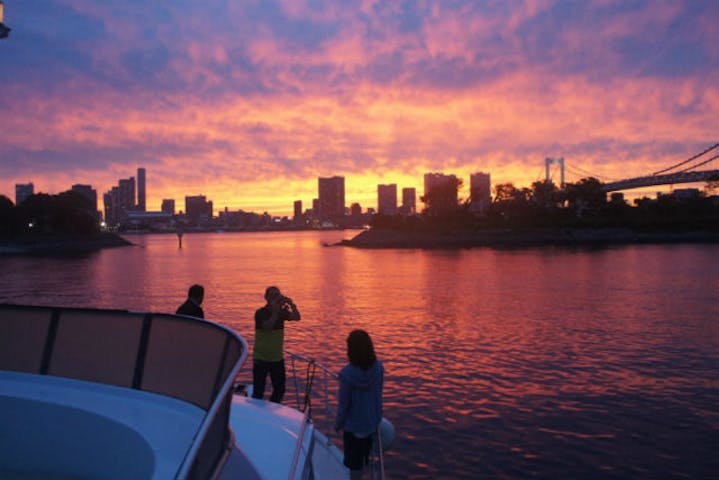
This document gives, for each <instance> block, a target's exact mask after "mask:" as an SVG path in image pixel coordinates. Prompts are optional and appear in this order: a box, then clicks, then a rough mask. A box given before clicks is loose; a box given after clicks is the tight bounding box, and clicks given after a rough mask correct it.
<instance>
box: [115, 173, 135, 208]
mask: <svg viewBox="0 0 719 480" xmlns="http://www.w3.org/2000/svg"><path fill="white" fill-rule="evenodd" d="M117 187H118V192H117V193H118V199H117V200H118V207H119V208H120V209H124V210H125V211H130V210H134V209H135V178H134V177H130V178H123V179H121V180H120V181H119V182H118V183H117Z"/></svg>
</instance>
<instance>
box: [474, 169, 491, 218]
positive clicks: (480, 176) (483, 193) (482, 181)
mask: <svg viewBox="0 0 719 480" xmlns="http://www.w3.org/2000/svg"><path fill="white" fill-rule="evenodd" d="M491 203H492V184H491V180H490V176H489V173H483V172H477V173H473V174H471V175H470V176H469V210H470V211H471V212H474V213H477V214H480V215H484V214H485V213H487V211H488V210H489V205H490V204H491Z"/></svg>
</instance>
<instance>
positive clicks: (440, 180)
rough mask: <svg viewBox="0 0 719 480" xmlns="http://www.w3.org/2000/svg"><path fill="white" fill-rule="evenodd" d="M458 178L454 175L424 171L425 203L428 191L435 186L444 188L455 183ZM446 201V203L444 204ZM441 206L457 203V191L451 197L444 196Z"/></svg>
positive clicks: (454, 205)
mask: <svg viewBox="0 0 719 480" xmlns="http://www.w3.org/2000/svg"><path fill="white" fill-rule="evenodd" d="M458 182H459V180H458V179H457V177H456V176H455V175H445V174H444V173H425V174H424V197H423V198H424V200H423V201H424V202H425V205H426V204H427V201H426V200H427V198H429V197H428V195H429V193H430V192H431V191H432V190H434V189H437V188H446V187H449V186H452V185H457V184H458ZM445 203H446V205H445ZM442 204H443V205H442V207H443V208H448V207H456V206H457V205H458V204H459V199H458V195H457V192H456V190H455V195H454V197H453V198H445V199H443V200H442Z"/></svg>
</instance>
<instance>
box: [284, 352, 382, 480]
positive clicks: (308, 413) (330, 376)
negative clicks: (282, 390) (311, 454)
mask: <svg viewBox="0 0 719 480" xmlns="http://www.w3.org/2000/svg"><path fill="white" fill-rule="evenodd" d="M284 353H285V355H286V356H288V357H289V358H290V374H291V375H292V377H293V383H294V387H295V398H296V401H297V409H298V410H300V411H303V412H305V418H306V423H308V422H310V421H312V420H313V419H312V408H311V399H310V397H311V395H312V388H311V387H312V383H313V381H314V380H315V379H314V369H316V368H319V369H320V370H321V371H322V372H323V377H322V383H323V387H324V389H323V395H322V397H323V398H322V400H323V401H324V407H325V416H326V421H327V423H328V428H326V429H325V431H326V433H327V435H326V436H327V441H328V442H329V443H332V442H331V439H330V435H329V433H330V432H332V431H334V428H332V422H333V417H334V413H335V410H334V409H333V408H332V407H331V406H330V392H329V382H330V380H335V381H337V380H338V379H339V375H338V374H336V373H334V372H333V371H332V370H330V369H329V368H328V367H326V366H324V365H322V364H320V363H317V362H316V361H315V360H313V359H311V358H308V357H305V356H303V355H300V354H297V353H293V352H290V351H288V350H285V351H284ZM296 360H299V361H302V362H306V363H307V364H308V371H309V365H312V367H313V370H312V372H313V373H312V375H313V378H308V379H307V380H306V384H305V398H304V407H305V408H304V409H303V408H302V404H301V402H300V390H301V388H300V384H299V375H298V374H297V373H298V372H297V367H296ZM307 387H309V389H308V388H307ZM307 407H309V408H307ZM302 432H304V425H303V429H302ZM374 435H375V437H376V439H377V441H376V442H373V443H374V447H373V448H372V452H371V453H372V454H371V455H370V464H369V470H370V475H371V478H373V479H374V478H375V476H374V474H375V470H378V472H377V474H378V476H377V478H378V479H379V480H383V479H384V478H385V476H384V455H383V453H382V436H381V434H380V429H379V427H378V428H377V431H376V432H375V434H374ZM301 444H302V439H300V440H299V441H298V446H297V450H296V451H295V452H296V453H298V452H299V450H298V449H299V448H300V446H301ZM295 469H296V465H294V464H293V470H292V474H293V473H294V472H295ZM290 478H292V477H290Z"/></svg>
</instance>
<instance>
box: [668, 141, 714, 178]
mask: <svg viewBox="0 0 719 480" xmlns="http://www.w3.org/2000/svg"><path fill="white" fill-rule="evenodd" d="M717 145H719V144H717ZM717 158H719V155H714V156H713V157H711V158H709V159H708V160H704V161H703V162H699V163H697V164H696V165H692V166H691V167H687V168H685V169H684V170H679V171H678V172H675V173H683V172H688V171H689V170H691V169H693V168H697V167H701V166H702V165H706V164H707V163H709V162H711V161H712V160H716V159H717Z"/></svg>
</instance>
